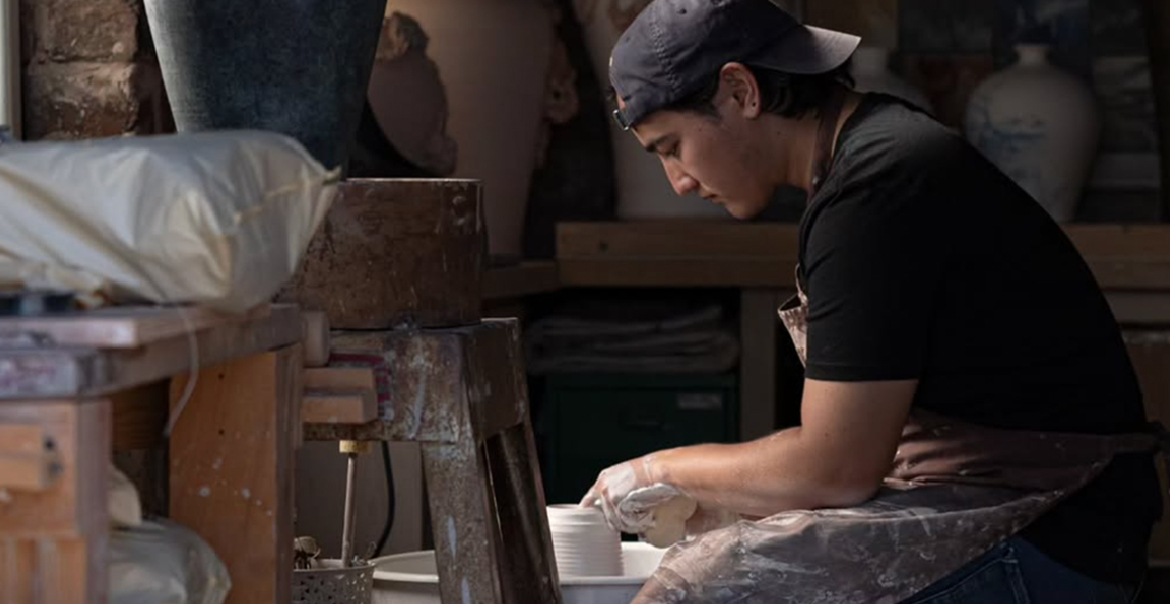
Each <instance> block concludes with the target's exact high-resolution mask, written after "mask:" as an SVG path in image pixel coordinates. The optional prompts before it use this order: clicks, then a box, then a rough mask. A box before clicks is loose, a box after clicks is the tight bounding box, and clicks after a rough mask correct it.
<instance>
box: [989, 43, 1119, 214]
mask: <svg viewBox="0 0 1170 604" xmlns="http://www.w3.org/2000/svg"><path fill="white" fill-rule="evenodd" d="M1016 50H1017V51H1018V53H1019V62H1018V63H1016V64H1015V65H1013V66H1011V67H1009V68H1007V69H1004V70H1003V71H1000V72H998V73H995V74H993V75H992V76H991V77H989V78H987V80H985V81H984V82H983V83H982V84H980V85H979V87H978V88H976V90H975V92H974V93H973V94H972V96H971V100H970V102H969V104H968V105H967V120H966V122H967V123H966V130H967V138H968V139H969V140H970V141H971V143H972V144H973V145H975V147H976V148H978V149H979V151H980V152H981V153H983V155H984V156H986V157H987V158H988V159H990V160H991V161H992V162H993V163H994V164H995V165H996V166H998V167H999V169H1000V170H1003V171H1004V173H1006V174H1007V175H1008V176H1009V177H1011V178H1012V180H1014V181H1016V183H1017V184H1019V185H1020V186H1021V187H1023V188H1024V190H1026V191H1027V192H1028V193H1029V194H1031V195H1032V197H1034V198H1035V199H1036V201H1038V202H1039V203H1040V205H1042V206H1043V207H1044V209H1045V210H1047V211H1048V213H1049V214H1051V215H1052V217H1053V218H1054V219H1055V220H1056V221H1057V222H1069V221H1071V220H1072V219H1073V216H1074V215H1075V213H1076V206H1077V202H1078V201H1079V200H1080V197H1081V192H1082V191H1083V190H1084V186H1085V183H1086V182H1087V181H1088V178H1089V174H1090V172H1091V169H1092V167H1093V161H1094V159H1095V157H1096V155H1097V143H1098V140H1099V138H1100V133H1101V118H1100V114H1099V112H1098V109H1097V102H1096V99H1095V97H1094V95H1093V92H1092V90H1091V89H1090V88H1089V86H1088V85H1086V84H1085V83H1084V82H1082V81H1081V80H1080V79H1078V78H1077V77H1075V76H1073V75H1071V74H1068V73H1065V72H1064V71H1062V70H1060V69H1058V68H1056V67H1054V66H1052V65H1051V64H1050V63H1049V62H1048V46H1046V45H1040V44H1023V45H1019V46H1017V47H1016Z"/></svg>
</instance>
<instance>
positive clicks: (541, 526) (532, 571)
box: [486, 420, 561, 604]
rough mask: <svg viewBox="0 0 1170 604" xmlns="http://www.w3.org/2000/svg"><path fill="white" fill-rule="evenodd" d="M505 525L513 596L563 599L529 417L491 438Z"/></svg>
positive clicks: (551, 601)
mask: <svg viewBox="0 0 1170 604" xmlns="http://www.w3.org/2000/svg"><path fill="white" fill-rule="evenodd" d="M486 445H487V449H488V459H490V460H491V471H492V482H493V484H494V485H495V495H496V509H497V511H498V513H499V519H500V528H501V533H500V534H501V544H500V545H501V547H502V550H501V551H500V558H501V560H502V561H503V566H502V567H501V569H500V570H501V573H502V575H503V578H502V581H503V583H504V585H505V588H504V589H505V592H506V593H508V594H509V598H508V600H507V601H508V602H510V603H513V602H514V603H519V602H531V603H532V604H559V603H560V602H561V592H560V588H559V587H558V586H559V580H558V578H557V566H556V560H555V559H554V558H553V553H552V552H553V548H552V538H551V537H550V535H549V530H548V518H547V515H546V513H545V501H544V487H543V486H542V485H541V480H540V471H539V469H538V465H537V461H536V445H535V443H534V441H533V438H532V428H531V426H530V425H529V423H528V421H527V420H525V421H524V423H522V424H519V425H516V426H512V427H511V428H508V429H506V430H504V431H503V432H501V433H499V434H497V435H496V436H494V437H492V438H489V439H488V440H487V443H486Z"/></svg>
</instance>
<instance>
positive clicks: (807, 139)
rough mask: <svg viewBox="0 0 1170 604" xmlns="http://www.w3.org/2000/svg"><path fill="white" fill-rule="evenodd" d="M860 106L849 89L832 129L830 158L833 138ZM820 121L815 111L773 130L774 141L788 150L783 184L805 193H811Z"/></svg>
mask: <svg viewBox="0 0 1170 604" xmlns="http://www.w3.org/2000/svg"><path fill="white" fill-rule="evenodd" d="M860 103H861V95H860V94H858V93H856V92H853V91H852V90H850V91H847V92H846V93H845V99H844V103H843V104H842V106H841V111H840V113H838V115H837V119H836V124H835V125H834V129H833V139H832V140H833V143H832V144H833V148H832V149H831V150H830V157H832V154H833V153H835V152H836V148H837V138H838V137H839V136H840V134H841V129H842V127H843V126H844V125H845V122H846V120H848V119H849V116H851V115H853V112H854V111H856V110H857V106H858V105H859V104H860ZM821 119H822V117H821V115H820V112H817V113H816V114H811V115H807V116H805V117H803V118H801V119H799V120H783V121H784V122H785V123H784V124H783V125H781V126H779V128H778V129H777V130H776V133H777V141H778V142H779V143H780V144H782V145H785V146H786V147H787V148H788V149H789V152H788V158H789V161H788V166H787V169H786V172H787V173H786V174H785V178H784V182H785V183H786V184H790V185H793V186H795V187H798V188H801V189H803V190H804V191H805V192H806V193H811V191H812V178H813V173H814V171H815V170H816V166H814V165H813V162H815V161H816V155H817V151H816V149H817V133H818V131H819V130H820V127H821Z"/></svg>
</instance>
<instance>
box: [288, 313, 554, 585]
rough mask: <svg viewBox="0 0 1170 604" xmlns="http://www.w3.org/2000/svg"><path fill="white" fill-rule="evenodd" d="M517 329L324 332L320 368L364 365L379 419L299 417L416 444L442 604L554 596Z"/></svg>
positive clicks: (508, 323)
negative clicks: (327, 353)
mask: <svg viewBox="0 0 1170 604" xmlns="http://www.w3.org/2000/svg"><path fill="white" fill-rule="evenodd" d="M519 333H520V330H519V324H518V322H517V321H516V320H514V319H502V320H486V321H483V322H481V323H480V324H478V325H473V326H467V327H457V328H448V329H424V330H393V331H365V332H357V331H338V332H334V333H333V353H332V355H331V360H330V367H329V368H328V369H327V371H332V372H336V371H337V370H339V369H341V368H346V367H349V368H362V369H367V368H368V369H370V370H372V372H373V375H374V383H375V385H376V388H377V391H378V398H379V404H380V407H379V418H380V419H379V420H378V421H374V422H370V423H368V424H365V425H362V426H347V425H342V424H327V423H310V424H306V437H307V438H310V439H320V440H361V441H367V440H380V439H385V440H394V441H417V442H421V443H422V457H423V467H424V471H425V473H426V483H427V491H428V493H429V497H428V502H429V506H430V512H431V517H432V518H433V523H432V526H433V535H434V543H435V549H436V555H437V556H438V560H439V578H440V591H441V592H442V597H443V598H444V601H455V602H460V601H473V602H487V603H500V602H511V603H521V602H525V603H527V602H531V603H533V604H537V603H540V604H556V603H559V602H560V601H561V596H560V590H559V588H558V582H557V575H556V568H555V562H554V561H553V557H552V540H551V537H550V535H549V532H548V521H547V519H546V517H545V501H544V490H543V488H542V487H541V484H540V475H539V465H538V463H537V458H536V450H535V444H534V442H533V437H532V427H531V424H530V423H529V418H528V411H527V409H528V393H527V387H526V381H525V371H524V362H523V356H522V352H521V347H520V341H519ZM317 371H321V370H317ZM356 374H357V372H355V375H356ZM326 377H328V379H325V378H326ZM343 377H344V374H341V373H334V374H332V375H328V376H327V375H326V374H324V373H321V374H320V376H315V377H314V378H313V381H314V382H315V383H318V384H320V383H326V382H327V383H328V384H337V383H342V382H346V381H347V380H345V379H342V378H343Z"/></svg>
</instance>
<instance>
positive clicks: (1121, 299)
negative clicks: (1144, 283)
mask: <svg viewBox="0 0 1170 604" xmlns="http://www.w3.org/2000/svg"><path fill="white" fill-rule="evenodd" d="M1105 298H1106V299H1107V300H1108V301H1109V307H1110V308H1111V309H1112V310H1113V316H1114V318H1116V319H1117V322H1118V323H1120V324H1122V325H1151V326H1153V325H1170V292H1158V291H1144V292H1134V291H1106V292H1105Z"/></svg>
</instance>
